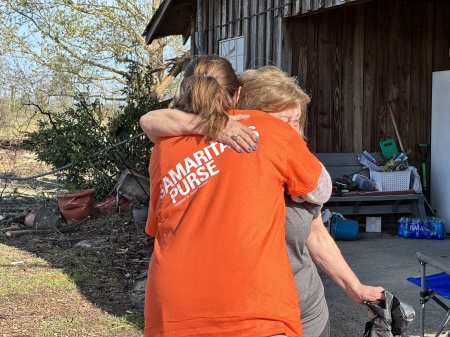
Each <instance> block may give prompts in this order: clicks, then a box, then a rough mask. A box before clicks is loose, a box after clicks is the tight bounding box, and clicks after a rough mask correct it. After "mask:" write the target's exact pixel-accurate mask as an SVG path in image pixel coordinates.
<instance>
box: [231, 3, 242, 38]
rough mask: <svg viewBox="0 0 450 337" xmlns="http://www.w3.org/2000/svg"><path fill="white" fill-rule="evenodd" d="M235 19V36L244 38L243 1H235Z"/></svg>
mask: <svg viewBox="0 0 450 337" xmlns="http://www.w3.org/2000/svg"><path fill="white" fill-rule="evenodd" d="M232 3H233V7H234V18H235V20H236V23H235V24H234V36H242V35H243V34H242V1H241V0H233V1H232Z"/></svg>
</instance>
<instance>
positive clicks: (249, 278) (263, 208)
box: [144, 110, 322, 337]
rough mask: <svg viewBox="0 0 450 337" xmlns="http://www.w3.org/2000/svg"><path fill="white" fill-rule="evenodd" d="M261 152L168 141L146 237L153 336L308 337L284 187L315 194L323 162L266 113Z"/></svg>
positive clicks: (258, 116) (257, 126) (148, 320)
mask: <svg viewBox="0 0 450 337" xmlns="http://www.w3.org/2000/svg"><path fill="white" fill-rule="evenodd" d="M231 113H236V114H238V113H245V114H250V115H251V118H250V119H249V120H245V121H243V123H244V124H246V125H248V126H249V127H252V128H254V130H255V131H256V132H257V133H258V134H259V138H260V141H259V143H258V150H257V151H253V152H251V153H237V152H235V151H234V150H233V149H231V148H229V147H228V146H226V145H223V144H219V143H216V142H209V141H207V140H205V139H204V138H203V137H201V136H192V137H169V138H162V139H160V140H159V141H158V142H157V143H156V145H155V147H154V149H153V152H152V156H151V160H150V167H149V173H150V181H151V182H150V188H151V197H150V198H151V202H150V206H151V207H150V212H149V217H148V220H147V226H146V232H147V233H148V234H149V235H152V236H155V246H154V251H153V254H152V257H151V260H150V265H149V272H148V280H147V289H146V294H145V333H144V336H145V337H150V336H164V337H172V336H200V335H201V336H230V337H231V336H233V337H235V336H270V335H274V334H281V333H284V334H286V335H287V336H302V332H301V322H300V309H299V307H298V302H297V300H298V297H297V293H296V288H295V284H294V281H293V276H292V272H291V268H290V265H289V261H288V258H287V253H286V242H285V239H284V221H285V202H284V187H285V186H286V187H287V189H288V191H289V192H290V193H291V194H292V195H301V194H306V193H309V192H311V191H312V190H313V189H314V188H315V187H316V185H317V180H318V177H319V175H320V173H321V170H322V168H321V165H320V163H319V161H318V160H317V159H316V158H315V157H314V156H313V155H312V153H311V152H310V151H309V150H308V149H307V147H306V144H305V142H304V140H303V139H302V138H301V137H300V136H299V135H298V134H297V133H296V132H295V130H294V129H292V127H290V126H289V125H287V124H285V123H283V122H281V121H279V120H278V119H276V118H274V117H272V116H269V115H267V114H265V113H263V112H260V111H253V110H252V111H248V110H246V111H232V112H231Z"/></svg>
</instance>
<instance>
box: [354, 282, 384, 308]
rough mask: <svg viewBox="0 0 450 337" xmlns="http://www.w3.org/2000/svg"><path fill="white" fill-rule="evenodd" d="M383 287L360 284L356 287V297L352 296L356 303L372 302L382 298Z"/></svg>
mask: <svg viewBox="0 0 450 337" xmlns="http://www.w3.org/2000/svg"><path fill="white" fill-rule="evenodd" d="M384 299H385V297H384V288H382V287H372V286H367V285H364V284H361V285H360V286H359V289H358V294H357V297H355V298H353V300H354V301H355V302H356V303H359V304H364V302H372V301H377V300H384Z"/></svg>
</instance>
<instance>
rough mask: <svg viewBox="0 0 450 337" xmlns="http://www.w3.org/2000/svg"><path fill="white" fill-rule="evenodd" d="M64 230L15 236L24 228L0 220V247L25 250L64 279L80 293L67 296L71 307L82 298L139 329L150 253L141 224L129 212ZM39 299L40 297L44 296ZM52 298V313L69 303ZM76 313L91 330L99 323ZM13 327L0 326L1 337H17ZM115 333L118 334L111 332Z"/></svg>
mask: <svg viewBox="0 0 450 337" xmlns="http://www.w3.org/2000/svg"><path fill="white" fill-rule="evenodd" d="M68 226H69V225H68V224H63V226H62V227H61V228H60V229H61V231H59V232H52V233H44V234H38V233H33V234H28V233H27V234H21V235H20V232H16V231H17V230H22V229H26V228H25V227H24V226H23V225H22V224H20V223H17V224H12V223H8V224H7V225H2V222H1V221H0V244H3V245H6V246H9V247H15V248H17V249H20V250H21V251H27V252H30V253H31V254H33V255H35V256H36V257H38V258H40V259H42V260H44V261H46V263H48V264H49V265H51V266H52V267H53V268H58V269H60V270H61V271H62V272H63V273H64V274H65V275H68V276H69V277H70V278H71V280H72V281H73V282H75V284H76V287H77V288H78V292H79V293H80V295H81V296H80V297H79V298H70V303H71V307H78V308H82V307H85V306H86V300H87V302H88V303H89V302H90V304H93V305H94V306H95V307H97V308H100V309H101V312H104V313H108V314H111V315H115V316H117V317H124V316H127V315H128V316H130V315H131V316H132V317H133V319H135V320H137V321H139V322H140V323H138V325H142V321H143V319H142V314H143V303H144V298H143V296H144V285H145V279H146V276H147V267H148V261H149V257H150V255H151V252H152V249H153V239H152V238H150V237H149V236H147V235H146V234H145V233H144V224H143V223H139V224H136V223H134V221H133V220H132V215H131V213H130V212H128V213H125V214H120V215H119V214H112V215H105V214H99V213H98V212H94V214H93V215H92V216H91V217H90V218H88V219H87V220H86V221H85V222H83V223H82V224H80V225H79V226H78V227H76V228H74V229H71V230H69V231H65V229H66V228H68ZM28 228H29V227H28ZM11 233H12V234H11ZM0 249H1V245H0ZM19 262H20V261H19ZM11 263H15V262H14V261H11ZM1 264H2V263H0V265H1ZM3 272H5V268H3V271H2V273H3ZM42 296H43V297H44V298H45V296H46V294H42ZM51 296H52V297H51V301H53V303H54V304H55V305H54V306H51V307H50V308H52V309H51V310H55V311H58V310H60V308H59V306H58V304H59V303H64V302H67V301H68V299H67V298H65V294H64V293H61V294H59V295H58V294H52V295H51ZM55 297H56V298H55ZM58 297H60V298H58ZM9 300H10V301H11V305H13V306H20V305H21V302H23V301H25V302H28V303H30V302H29V301H27V300H26V299H21V301H16V300H14V299H11V298H10V299H9ZM32 302H35V301H34V300H33V301H32ZM32 302H31V303H32ZM28 305H29V304H28ZM0 307H1V306H0ZM43 308H44V307H41V308H40V309H37V310H38V312H39V315H40V316H42V317H51V316H53V315H54V313H53V312H41V311H42V310H43ZM78 315H85V317H83V318H82V319H83V320H88V321H89V320H91V321H92V326H96V324H98V317H96V316H95V315H93V314H92V312H91V311H86V312H85V314H82V313H78ZM8 319H9V320H10V322H13V321H11V317H6V316H4V317H2V312H1V310H0V323H2V321H3V323H5V320H6V322H8ZM140 328H142V327H140ZM16 329H17V326H14V324H7V323H5V324H0V330H1V331H0V336H1V337H3V336H19V335H17V333H16ZM69 335H70V336H81V335H83V334H80V335H76V334H73V335H72V334H69ZM119 335H120V336H122V334H115V333H114V334H112V336H119ZM20 336H22V335H20ZM24 336H25V335H24ZM27 336H35V335H27ZM36 336H37V335H36ZM39 336H46V335H45V334H44V335H39ZM51 336H53V335H51ZM55 336H56V335H55ZM58 336H59V335H58ZM61 336H62V335H61ZM85 336H86V335H85ZM123 336H135V335H132V334H125V335H123Z"/></svg>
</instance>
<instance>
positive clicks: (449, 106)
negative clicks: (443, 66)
mask: <svg viewBox="0 0 450 337" xmlns="http://www.w3.org/2000/svg"><path fill="white" fill-rule="evenodd" d="M432 90H433V92H432V101H431V105H432V112H431V147H430V152H431V164H430V203H431V206H432V208H433V209H435V210H436V215H437V216H439V217H441V218H444V220H445V222H446V224H445V228H446V231H447V233H450V152H449V144H450V71H437V72H433V87H432Z"/></svg>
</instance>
